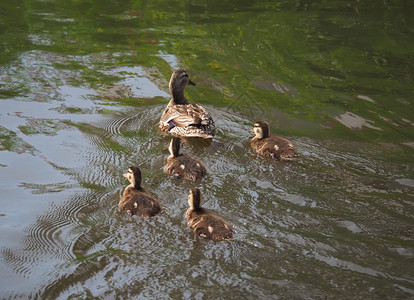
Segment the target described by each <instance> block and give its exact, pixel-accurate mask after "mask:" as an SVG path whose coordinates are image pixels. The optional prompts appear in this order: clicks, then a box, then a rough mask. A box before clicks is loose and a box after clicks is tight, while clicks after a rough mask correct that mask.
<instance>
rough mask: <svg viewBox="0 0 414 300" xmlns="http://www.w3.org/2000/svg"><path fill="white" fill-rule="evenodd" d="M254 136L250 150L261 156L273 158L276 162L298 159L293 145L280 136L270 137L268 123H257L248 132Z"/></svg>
mask: <svg viewBox="0 0 414 300" xmlns="http://www.w3.org/2000/svg"><path fill="white" fill-rule="evenodd" d="M250 132H252V133H254V134H255V135H256V136H255V137H253V138H252V140H251V147H252V149H253V150H254V151H255V152H256V153H258V154H259V155H261V156H264V157H273V158H276V159H278V160H292V159H294V158H295V157H298V156H299V154H298V153H297V150H296V147H295V145H293V143H292V142H291V141H289V140H288V139H285V138H283V137H280V136H271V135H270V127H269V123H267V122H266V121H257V122H255V123H254V127H253V129H252V130H251V131H250Z"/></svg>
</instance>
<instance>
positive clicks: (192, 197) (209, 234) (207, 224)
mask: <svg viewBox="0 0 414 300" xmlns="http://www.w3.org/2000/svg"><path fill="white" fill-rule="evenodd" d="M201 202H202V196H201V191H200V190H199V189H191V190H190V194H189V195H188V204H189V205H190V208H189V209H188V210H187V212H186V214H185V219H186V220H187V224H188V226H190V227H191V228H192V229H193V231H194V233H196V234H197V235H199V236H202V237H205V238H207V239H210V240H213V241H228V240H232V239H233V228H232V227H231V225H230V224H229V223H228V222H227V221H225V220H224V219H222V218H220V217H218V216H216V215H213V214H212V213H210V212H208V211H207V210H206V209H204V208H202V207H201Z"/></svg>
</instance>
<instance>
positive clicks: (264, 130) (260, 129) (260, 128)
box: [250, 121, 270, 140]
mask: <svg viewBox="0 0 414 300" xmlns="http://www.w3.org/2000/svg"><path fill="white" fill-rule="evenodd" d="M250 132H252V133H254V134H256V138H258V139H259V140H261V139H264V138H267V137H268V136H269V135H270V127H269V123H267V122H266V121H256V122H255V123H254V125H253V129H252V130H250Z"/></svg>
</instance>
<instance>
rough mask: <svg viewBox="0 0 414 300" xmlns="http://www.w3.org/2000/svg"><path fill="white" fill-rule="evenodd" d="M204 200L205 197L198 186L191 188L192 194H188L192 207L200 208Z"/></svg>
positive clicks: (192, 208)
mask: <svg viewBox="0 0 414 300" xmlns="http://www.w3.org/2000/svg"><path fill="white" fill-rule="evenodd" d="M202 202H203V197H202V196H201V191H200V190H199V189H196V188H194V189H191V190H190V194H189V195H188V204H189V205H190V209H191V210H199V209H200V208H201V203H202Z"/></svg>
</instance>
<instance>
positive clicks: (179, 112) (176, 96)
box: [159, 69, 216, 139]
mask: <svg viewBox="0 0 414 300" xmlns="http://www.w3.org/2000/svg"><path fill="white" fill-rule="evenodd" d="M189 84H191V85H195V83H194V82H192V81H191V80H190V78H189V76H188V74H187V72H186V71H185V70H183V69H178V70H175V71H174V72H173V73H172V75H171V79H170V83H169V88H170V93H171V95H172V98H171V100H170V102H169V103H168V105H167V107H166V108H165V110H164V111H163V113H162V115H161V119H160V125H159V126H160V129H161V131H164V132H169V133H171V134H172V135H175V136H182V137H201V138H205V139H208V138H213V136H214V134H215V131H216V129H215V124H214V121H213V118H212V117H211V116H210V114H209V113H208V112H207V110H206V109H205V108H204V107H203V106H201V105H199V104H192V103H190V102H189V101H188V100H187V98H185V96H184V89H185V87H186V86H187V85H189Z"/></svg>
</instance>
